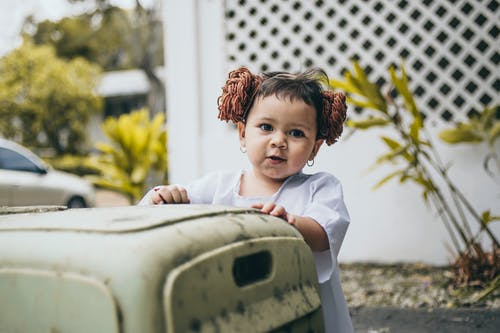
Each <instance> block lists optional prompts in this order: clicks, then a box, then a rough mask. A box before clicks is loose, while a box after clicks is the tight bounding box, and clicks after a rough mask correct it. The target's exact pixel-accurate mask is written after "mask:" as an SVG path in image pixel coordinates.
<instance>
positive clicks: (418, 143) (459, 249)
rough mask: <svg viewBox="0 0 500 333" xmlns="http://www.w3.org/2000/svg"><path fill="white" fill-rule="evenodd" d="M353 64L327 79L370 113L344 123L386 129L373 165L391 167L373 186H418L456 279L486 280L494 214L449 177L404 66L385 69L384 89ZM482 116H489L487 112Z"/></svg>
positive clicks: (495, 263) (495, 246) (493, 261)
mask: <svg viewBox="0 0 500 333" xmlns="http://www.w3.org/2000/svg"><path fill="white" fill-rule="evenodd" d="M353 65H354V70H353V71H352V72H351V71H346V73H345V75H344V79H343V80H331V81H330V82H329V84H330V86H331V87H335V88H340V89H342V90H344V91H345V92H346V93H347V95H348V103H350V104H353V105H355V106H357V107H359V108H361V109H369V110H371V113H368V112H364V113H363V114H362V115H361V116H360V119H349V120H348V121H347V125H348V126H350V127H352V128H354V129H359V130H367V129H371V128H374V127H385V128H388V129H390V130H392V135H391V136H389V135H382V136H381V139H382V141H383V142H384V144H385V145H386V147H387V149H388V151H387V152H386V153H385V154H383V155H382V156H379V157H378V158H377V160H376V162H375V165H374V166H375V167H376V166H379V165H382V164H388V165H391V166H392V167H394V168H395V170H394V171H393V172H391V173H390V174H388V175H387V176H385V177H383V178H382V179H380V180H379V181H378V182H377V184H376V185H375V186H374V188H378V187H380V186H382V185H384V184H386V183H387V182H388V181H390V180H392V179H398V180H399V182H400V183H407V182H412V183H414V184H416V185H418V186H419V187H420V188H421V189H422V198H423V199H424V201H425V202H426V203H427V204H429V205H431V206H432V207H433V208H434V209H435V210H436V211H437V212H438V213H439V216H440V219H441V221H442V222H443V223H444V226H445V227H446V230H447V232H448V233H449V235H450V239H451V242H452V245H453V249H452V251H453V253H454V255H455V257H456V259H455V262H454V263H453V264H452V267H453V268H454V273H455V277H456V284H460V285H466V284H470V283H477V282H478V281H479V283H482V284H483V285H484V284H487V283H488V282H489V281H492V280H493V279H494V278H495V277H496V276H498V274H499V272H500V246H499V243H498V240H497V238H496V237H495V235H494V234H493V232H492V231H491V229H490V223H491V222H492V221H494V220H498V219H500V217H498V216H495V215H494V214H492V213H491V211H489V210H487V211H484V212H482V213H479V212H478V211H477V210H476V209H475V208H474V207H473V205H472V204H471V203H470V201H469V200H468V199H467V197H466V196H465V195H464V194H463V193H462V192H461V191H460V189H459V188H458V187H457V186H456V185H455V182H454V181H453V180H452V179H451V178H450V176H449V174H448V170H447V168H446V167H445V165H444V164H443V162H442V159H441V156H440V155H439V153H438V151H437V150H436V149H435V147H434V145H433V143H432V140H431V136H430V135H429V133H428V131H427V129H426V127H425V122H424V119H423V116H422V114H421V112H420V110H419V108H418V106H417V103H416V102H415V100H414V98H413V94H412V92H411V91H410V89H409V85H408V77H407V75H406V71H405V68H404V66H402V67H401V68H400V70H399V71H398V70H397V69H396V68H395V67H394V66H391V67H390V68H389V75H390V80H391V83H392V86H393V87H392V88H391V89H390V90H389V91H388V92H387V93H385V94H384V93H382V91H381V89H380V88H379V87H378V86H377V85H376V84H375V83H373V82H370V80H369V79H368V77H367V75H366V73H365V71H364V70H363V69H362V67H361V66H360V65H359V64H358V63H357V62H354V63H353ZM488 115H489V113H488ZM488 119H491V118H490V117H489V116H488ZM493 123H495V121H493ZM488 124H489V123H488ZM488 126H489V125H488ZM497 127H498V122H496V123H495V124H494V125H492V128H494V129H495V130H492V131H493V133H491V131H490V132H488V133H490V134H489V136H488V137H489V140H491V144H494V141H495V140H496V139H497V138H498V129H497ZM488 128H489V127H488ZM388 133H389V132H388ZM448 134H449V132H448ZM445 136H446V135H445ZM472 223H476V224H477V228H476V230H477V231H473V227H472V225H471V224H472ZM483 233H484V234H486V236H487V237H488V238H489V239H490V240H491V243H492V250H491V252H489V251H485V250H483V247H482V245H481V243H480V242H479V241H478V239H479V236H480V235H481V234H483Z"/></svg>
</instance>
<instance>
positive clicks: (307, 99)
mask: <svg viewBox="0 0 500 333" xmlns="http://www.w3.org/2000/svg"><path fill="white" fill-rule="evenodd" d="M321 82H328V76H327V75H326V73H325V72H324V71H323V70H321V69H319V68H313V69H310V70H307V71H305V72H302V73H299V74H290V73H286V72H267V73H262V74H260V75H256V74H252V73H251V72H250V71H249V70H248V69H247V68H245V67H240V68H238V69H236V70H233V71H231V72H230V73H229V76H228V79H227V81H226V84H225V85H224V87H222V95H221V96H220V97H219V98H218V99H217V104H218V109H219V115H218V118H219V119H220V120H225V121H232V122H233V123H238V122H243V123H244V122H245V120H246V118H247V116H248V113H249V112H250V109H251V108H252V105H253V103H254V101H255V100H256V99H257V98H264V97H268V96H272V95H275V96H276V97H278V98H287V99H289V100H291V101H294V100H297V99H300V100H303V101H304V103H306V104H308V105H310V106H312V107H314V109H315V110H316V121H317V128H318V133H317V138H318V139H324V140H325V141H326V143H327V144H328V145H331V144H333V143H335V142H336V141H337V139H338V138H339V137H340V135H341V134H342V130H343V123H344V121H345V119H346V111H347V105H346V103H345V95H344V94H343V93H341V92H333V91H331V90H324V89H323V88H322V84H321Z"/></svg>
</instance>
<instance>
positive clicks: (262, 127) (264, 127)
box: [260, 124, 273, 132]
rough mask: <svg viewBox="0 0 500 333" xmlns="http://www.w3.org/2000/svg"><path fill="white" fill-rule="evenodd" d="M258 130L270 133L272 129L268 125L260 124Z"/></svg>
mask: <svg viewBox="0 0 500 333" xmlns="http://www.w3.org/2000/svg"><path fill="white" fill-rule="evenodd" d="M260 129H261V130H263V131H266V132H269V131H272V130H273V127H272V126H271V125H269V124H262V125H260Z"/></svg>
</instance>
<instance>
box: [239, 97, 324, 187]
mask: <svg viewBox="0 0 500 333" xmlns="http://www.w3.org/2000/svg"><path fill="white" fill-rule="evenodd" d="M316 127H317V125H316V110H315V109H314V108H313V107H312V106H310V105H307V104H306V103H304V101H302V100H294V101H293V102H292V101H290V100H289V99H288V98H281V99H279V98H277V97H276V96H274V95H273V96H268V97H264V98H259V99H257V100H256V101H255V103H254V105H253V107H252V109H251V110H250V113H249V114H248V117H247V121H246V124H242V123H239V124H238V132H239V137H240V144H241V146H242V147H244V148H246V150H247V154H248V158H249V160H250V163H251V164H252V165H253V170H254V174H255V176H256V177H260V178H261V179H264V180H270V181H273V182H276V181H278V182H282V181H284V180H285V179H286V178H288V177H289V176H291V175H293V174H295V173H297V172H299V171H301V170H302V168H303V167H304V165H305V164H306V163H307V161H308V160H312V159H314V156H316V153H317V152H318V150H319V147H320V146H321V144H322V143H323V140H317V139H316V133H317V128H316Z"/></svg>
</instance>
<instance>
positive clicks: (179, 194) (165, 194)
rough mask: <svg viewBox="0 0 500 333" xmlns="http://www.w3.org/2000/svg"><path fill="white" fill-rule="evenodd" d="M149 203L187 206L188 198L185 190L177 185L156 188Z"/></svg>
mask: <svg viewBox="0 0 500 333" xmlns="http://www.w3.org/2000/svg"><path fill="white" fill-rule="evenodd" d="M151 203H152V204H153V205H162V204H183V203H184V204H187V203H189V198H188V195H187V191H186V189H185V188H183V187H180V186H177V185H161V186H156V187H155V188H154V189H153V193H152V194H151Z"/></svg>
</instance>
